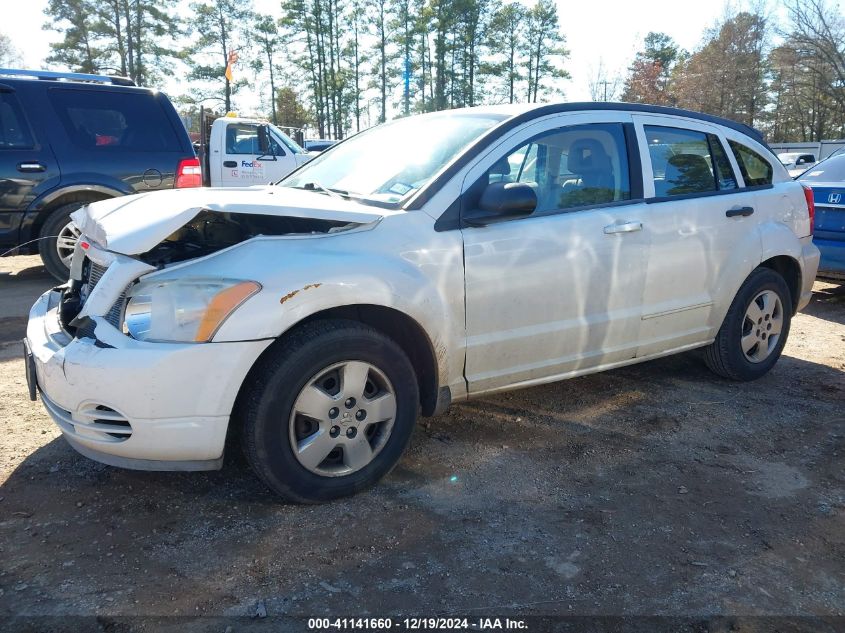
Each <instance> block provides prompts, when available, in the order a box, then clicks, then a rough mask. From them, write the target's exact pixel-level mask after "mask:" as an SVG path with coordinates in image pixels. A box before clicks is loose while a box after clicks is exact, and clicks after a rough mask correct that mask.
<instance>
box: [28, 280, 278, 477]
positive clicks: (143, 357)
mask: <svg viewBox="0 0 845 633" xmlns="http://www.w3.org/2000/svg"><path fill="white" fill-rule="evenodd" d="M59 299H60V293H59V292H58V291H55V290H51V291H49V292H47V293H45V294H43V295H42V296H41V297H40V298H39V299H38V301H36V303H35V305H33V306H32V309H31V310H30V313H29V324H28V326H27V332H26V340H27V344H28V346H29V349H30V350H31V352H32V357H33V361H34V365H35V375H36V378H37V384H38V390H39V391H40V393H41V399H42V402H43V404H44V406H45V408H46V409H47V412H48V413H49V414H50V416H51V417H52V418H53V420H54V421H55V422H56V424H57V425H58V426H59V428H60V429H61V430H62V433H63V434H64V436H65V438H66V439H67V440H68V442H69V443H70V444H71V446H73V447H74V448H75V449H76V450H78V451H79V452H80V453H82V454H83V455H86V456H87V457H90V458H92V459H96V460H98V461H101V462H104V463H106V464H111V465H114V466H122V467H125V468H135V469H140V470H212V469H215V468H219V467H220V466H221V464H222V460H223V445H224V442H225V438H226V429H227V427H228V424H229V415H230V414H231V412H232V407H233V405H234V402H235V398H236V396H237V393H238V390H239V389H240V386H241V383H242V382H243V379H244V377H245V376H246V374H247V372H248V371H249V369H250V368H251V367H252V365H253V363H254V362H255V360H256V359H257V358H258V356H259V355H260V354H261V352H262V351H264V349H265V348H266V347H267V346H268V345H269V344H270V342H271V341H269V340H262V341H245V342H235V343H204V344H176V343H145V342H142V341H136V340H134V339H132V338H129V337H127V336H124V335H123V334H121V333H120V332H118V331H117V330H116V329H115V328H114V327H112V326H111V325H110V324H109V323H107V322H106V321H105V320H103V319H96V327H95V333H96V334H97V335H98V339H99V338H106V339H107V342H103V341H102V340H95V339H93V338H84V337H83V338H72V337H71V336H70V335H69V334H68V333H67V332H66V331H64V330H63V329H62V327H61V325H60V323H59V316H58V305H59ZM101 335H105V336H101Z"/></svg>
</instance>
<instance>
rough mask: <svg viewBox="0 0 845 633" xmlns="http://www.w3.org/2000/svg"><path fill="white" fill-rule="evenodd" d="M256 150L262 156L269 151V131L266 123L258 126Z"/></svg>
mask: <svg viewBox="0 0 845 633" xmlns="http://www.w3.org/2000/svg"><path fill="white" fill-rule="evenodd" d="M258 151H259V152H260V153H261V155H262V156H267V155H268V154H269V153H270V132H269V131H268V129H267V126H266V125H259V126H258Z"/></svg>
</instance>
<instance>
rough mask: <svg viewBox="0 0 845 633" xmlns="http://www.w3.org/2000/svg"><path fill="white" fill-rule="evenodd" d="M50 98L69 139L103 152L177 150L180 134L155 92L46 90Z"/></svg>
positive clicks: (179, 146)
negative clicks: (174, 127)
mask: <svg viewBox="0 0 845 633" xmlns="http://www.w3.org/2000/svg"><path fill="white" fill-rule="evenodd" d="M49 100H50V103H51V104H52V106H53V109H54V110H55V112H56V116H57V118H58V120H59V121H60V123H61V125H62V127H63V128H64V130H65V132H66V133H67V136H68V139H70V142H71V143H72V144H73V145H76V146H77V147H79V148H82V149H87V150H93V151H100V152H104V153H108V152H112V151H116V150H124V151H135V152H174V153H175V152H179V151H181V150H182V147H181V143H180V139H179V135H178V133H177V132H176V130H174V129H173V125H172V124H171V122H170V119H169V118H168V116H167V114H166V113H165V111H164V109H163V108H162V106H161V103H160V101H159V100H158V99H157V98H156V96H155V95H153V94H150V93H146V92H117V91H108V90H96V91H95V90H73V89H58V88H54V89H51V90H49Z"/></svg>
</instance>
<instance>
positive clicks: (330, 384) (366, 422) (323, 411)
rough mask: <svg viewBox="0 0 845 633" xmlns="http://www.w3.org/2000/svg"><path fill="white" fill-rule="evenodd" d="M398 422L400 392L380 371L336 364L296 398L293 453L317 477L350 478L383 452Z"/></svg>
mask: <svg viewBox="0 0 845 633" xmlns="http://www.w3.org/2000/svg"><path fill="white" fill-rule="evenodd" d="M395 418H396V396H395V391H394V389H393V385H391V383H390V380H388V378H387V376H385V375H384V373H383V372H382V371H381V370H379V369H378V368H377V367H375V366H374V365H371V364H370V363H367V362H364V361H353V360H350V361H344V362H342V363H336V364H334V365H332V366H330V367H327V368H326V369H324V370H322V371H320V372H319V373H317V374H316V375H314V376H312V377H311V378H310V379H309V380H308V382H306V383H305V386H304V387H303V388H302V390H301V391H300V392H299V395H298V396H297V397H296V400H295V401H294V405H293V410H292V412H291V416H290V421H289V425H288V433H289V438H290V444H291V448H292V449H293V453H294V455H295V456H296V459H297V461H298V462H299V463H300V464H302V466H304V467H305V468H306V469H307V470H309V471H310V472H312V473H315V474H317V475H321V476H324V477H339V476H343V475H349V474H351V473H354V472H356V471H359V470H361V469H362V468H364V467H366V466H367V465H368V464H369V463H370V462H372V461H373V459H374V458H375V456H376V455H377V454H378V453H379V451H381V450H382V448H384V445H385V444H386V443H387V440H388V438H389V437H390V433H391V430H392V429H393V423H394V420H395Z"/></svg>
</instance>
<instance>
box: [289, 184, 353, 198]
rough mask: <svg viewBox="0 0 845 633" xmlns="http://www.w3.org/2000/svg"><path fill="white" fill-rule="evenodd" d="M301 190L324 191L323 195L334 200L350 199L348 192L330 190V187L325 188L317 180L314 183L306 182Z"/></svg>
mask: <svg viewBox="0 0 845 633" xmlns="http://www.w3.org/2000/svg"><path fill="white" fill-rule="evenodd" d="M301 188H302V189H305V190H307V191H322V192H323V193H325V194H328V195H330V196H332V197H333V198H339V199H341V200H342V199H343V198H348V197H349V192H348V191H344V190H343V189H330V188H329V187H324V186H323V185H321V184H320V183H319V182H317V181H316V180H315V181H313V182H306V183H305V184H304V185H302V187H301Z"/></svg>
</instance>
